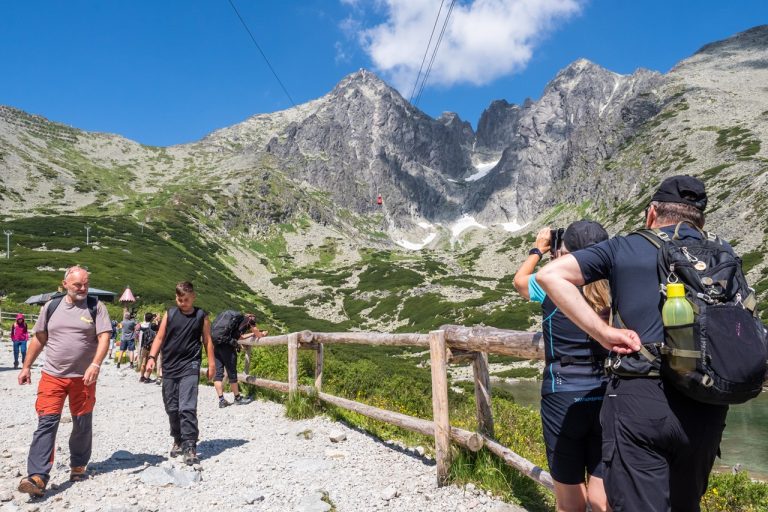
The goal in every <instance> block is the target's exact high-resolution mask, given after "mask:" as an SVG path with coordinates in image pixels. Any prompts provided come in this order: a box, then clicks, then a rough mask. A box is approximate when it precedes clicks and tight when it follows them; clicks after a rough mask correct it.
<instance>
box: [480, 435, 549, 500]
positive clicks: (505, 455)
mask: <svg viewBox="0 0 768 512" xmlns="http://www.w3.org/2000/svg"><path fill="white" fill-rule="evenodd" d="M483 439H484V440H485V447H486V448H488V450H489V451H490V452H491V453H493V454H495V455H497V456H498V457H501V458H502V459H503V460H504V462H506V463H507V464H509V465H510V466H512V467H513V468H515V469H517V470H518V471H520V472H521V473H523V474H524V475H526V476H527V477H529V478H531V479H532V480H534V481H536V482H538V483H540V484H541V485H543V486H544V487H546V488H547V489H549V490H550V491H554V490H555V484H554V482H553V481H552V476H551V475H550V474H549V473H547V472H546V471H544V470H543V469H542V468H540V467H539V466H537V465H536V464H534V463H533V462H531V461H529V460H528V459H526V458H524V457H521V456H520V455H518V454H516V453H515V452H513V451H512V450H510V449H509V448H507V447H506V446H503V445H501V444H499V443H497V442H496V441H494V440H493V439H490V438H488V437H485V436H483Z"/></svg>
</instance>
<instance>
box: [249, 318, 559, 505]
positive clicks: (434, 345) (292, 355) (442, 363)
mask: <svg viewBox="0 0 768 512" xmlns="http://www.w3.org/2000/svg"><path fill="white" fill-rule="evenodd" d="M332 343H337V344H357V345H385V346H415V347H424V348H429V354H430V363H431V369H432V411H433V421H430V420H425V419H422V418H416V417H413V416H408V415H405V414H401V413H397V412H394V411H388V410H385V409H379V408H377V407H373V406H370V405H367V404H363V403H360V402H355V401H353V400H348V399H346V398H341V397H338V396H334V395H329V394H327V393H323V392H322V385H323V358H324V349H323V347H324V345H326V344H332ZM241 345H243V346H244V347H245V368H244V370H245V371H244V373H242V374H239V375H238V380H239V381H241V382H247V383H248V384H251V385H254V386H258V387H262V388H267V389H272V390H275V391H281V392H284V393H288V394H289V395H290V394H295V393H298V392H299V391H302V392H315V393H316V394H317V397H318V398H319V399H320V400H322V401H324V402H327V403H329V404H331V405H334V406H336V407H340V408H342V409H346V410H349V411H353V412H356V413H359V414H362V415H364V416H367V417H369V418H372V419H375V420H378V421H383V422H385V423H389V424H392V425H395V426H398V427H401V428H404V429H407V430H411V431H414V432H418V433H420V434H424V435H429V436H434V438H435V460H436V462H437V483H438V485H445V484H446V483H447V481H448V470H449V468H450V464H451V450H450V443H451V442H454V443H456V444H458V445H460V446H463V447H464V448H467V449H469V450H471V451H474V452H476V451H478V450H480V449H482V448H483V446H485V447H486V448H487V449H488V450H490V451H491V452H492V453H494V454H495V455H497V456H498V457H500V458H501V459H502V460H504V461H505V462H506V463H507V464H508V465H510V466H512V467H514V468H515V469H517V470H518V471H520V472H522V473H523V474H525V475H527V476H528V477H530V478H531V479H532V480H534V481H535V482H538V483H539V484H541V485H543V486H544V487H547V488H548V489H550V490H551V489H553V488H554V485H553V483H552V477H551V476H550V475H549V473H547V472H546V471H544V470H543V469H542V468H540V467H539V466H537V465H535V464H534V463H532V462H531V461H529V460H527V459H525V458H523V457H521V456H520V455H518V454H516V453H515V452H513V451H512V450H510V449H509V448H507V447H505V446H503V445H501V444H500V443H498V442H496V441H495V439H494V432H493V413H492V409H491V386H490V375H489V373H488V354H499V355H508V356H515V357H522V358H526V359H544V343H543V340H542V336H541V333H532V332H521V331H509V330H504V329H495V328H493V327H472V328H470V327H462V326H456V325H445V326H442V327H441V328H440V330H437V331H432V332H430V333H429V334H389V333H372V332H343V333H328V332H324V333H321V332H311V331H301V332H297V333H291V334H284V335H280V336H266V337H263V338H250V339H244V340H241ZM274 345H287V346H288V382H279V381H273V380H267V379H261V378H259V377H256V376H253V375H250V369H251V351H252V349H253V347H264V346H274ZM300 349H306V350H314V351H315V383H314V386H299V375H298V359H299V358H298V351H299V350H300ZM460 361H471V362H472V369H473V373H474V383H475V399H476V402H477V411H476V413H477V432H470V431H468V430H463V429H460V428H456V427H452V426H451V425H450V418H449V415H448V410H449V409H448V373H447V364H448V363H450V362H460Z"/></svg>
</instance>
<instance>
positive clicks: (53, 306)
mask: <svg viewBox="0 0 768 512" xmlns="http://www.w3.org/2000/svg"><path fill="white" fill-rule="evenodd" d="M63 299H64V296H63V295H58V296H56V297H54V298H52V299H51V301H50V302H49V303H48V309H47V310H46V312H45V323H43V332H45V333H47V332H48V321H49V320H50V319H51V315H53V312H54V311H56V308H58V307H59V304H61V301H62V300H63Z"/></svg>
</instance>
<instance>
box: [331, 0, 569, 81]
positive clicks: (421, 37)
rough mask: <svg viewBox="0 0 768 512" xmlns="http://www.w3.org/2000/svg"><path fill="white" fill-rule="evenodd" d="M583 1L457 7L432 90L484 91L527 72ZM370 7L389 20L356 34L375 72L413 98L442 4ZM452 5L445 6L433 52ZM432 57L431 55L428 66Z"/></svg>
mask: <svg viewBox="0 0 768 512" xmlns="http://www.w3.org/2000/svg"><path fill="white" fill-rule="evenodd" d="M583 1H584V0H472V1H464V2H462V1H458V2H456V4H455V6H454V9H453V12H452V14H451V19H450V21H449V23H448V26H447V28H446V31H445V35H444V36H443V41H442V43H441V45H440V50H439V51H438V54H437V57H436V59H435V62H434V64H433V66H432V71H431V73H430V75H429V82H428V83H429V85H443V86H450V85H454V84H459V83H470V84H474V85H483V84H487V83H489V82H491V81H493V80H495V79H496V78H499V77H501V76H504V75H508V74H510V73H514V72H517V71H520V70H522V69H523V68H525V66H526V65H527V64H528V61H529V60H530V59H531V56H532V54H533V50H534V47H535V46H536V44H537V43H538V42H539V41H540V40H541V39H542V38H543V37H545V36H547V35H548V34H549V33H550V32H552V31H553V30H554V29H555V28H556V26H557V24H558V23H561V22H563V21H565V20H566V19H568V18H569V17H571V16H573V15H575V14H578V13H579V12H580V10H581V4H582V3H583ZM342 2H343V3H345V4H347V5H354V7H355V8H357V9H359V8H360V7H361V4H363V3H365V2H364V0H342ZM367 3H368V4H370V5H372V6H373V7H374V8H378V9H380V10H381V12H382V13H383V15H384V18H385V20H384V22H382V23H381V24H379V25H376V26H373V27H369V28H362V27H361V28H360V29H359V30H358V31H357V35H358V38H359V40H360V41H361V43H362V46H363V49H364V50H365V51H366V53H367V54H368V55H369V57H370V58H371V60H372V61H373V65H374V67H375V69H376V70H377V71H378V72H380V73H382V74H383V75H385V76H386V77H387V78H388V79H389V80H390V81H391V82H392V83H393V84H394V85H395V86H396V87H397V88H398V89H399V90H400V91H401V92H402V93H403V94H405V95H408V94H410V91H411V88H412V87H413V84H414V82H415V80H416V75H417V73H418V71H419V66H420V65H421V61H422V58H423V56H424V49H425V47H426V45H427V41H428V40H429V35H430V32H431V31H432V27H433V25H434V23H435V16H436V15H437V10H438V8H439V6H440V4H439V3H438V2H437V1H436V0H368V2H367ZM450 3H451V2H450V0H445V3H444V6H443V10H442V12H441V14H440V21H439V22H438V24H437V28H436V30H435V35H434V37H433V41H432V46H433V47H434V44H435V42H436V41H437V38H438V36H439V34H440V29H441V27H442V23H443V20H444V19H445V15H446V13H447V11H448V6H449V5H450ZM347 23H349V21H347ZM347 28H349V25H348V26H347ZM431 53H432V52H431V49H430V52H429V54H428V56H427V64H428V63H429V58H430V56H431ZM425 68H426V64H425Z"/></svg>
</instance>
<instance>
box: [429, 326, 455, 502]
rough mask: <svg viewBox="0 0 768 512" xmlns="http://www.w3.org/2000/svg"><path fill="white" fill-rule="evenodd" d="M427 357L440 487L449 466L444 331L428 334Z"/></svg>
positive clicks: (438, 483) (445, 479)
mask: <svg viewBox="0 0 768 512" xmlns="http://www.w3.org/2000/svg"><path fill="white" fill-rule="evenodd" d="M429 356H430V361H431V365H432V416H433V421H434V423H435V460H436V462H437V485H438V486H440V487H442V486H443V485H446V484H447V483H448V471H449V469H450V466H451V424H450V418H449V417H448V373H447V368H446V346H445V331H432V332H430V333H429Z"/></svg>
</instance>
